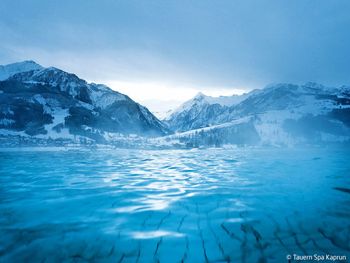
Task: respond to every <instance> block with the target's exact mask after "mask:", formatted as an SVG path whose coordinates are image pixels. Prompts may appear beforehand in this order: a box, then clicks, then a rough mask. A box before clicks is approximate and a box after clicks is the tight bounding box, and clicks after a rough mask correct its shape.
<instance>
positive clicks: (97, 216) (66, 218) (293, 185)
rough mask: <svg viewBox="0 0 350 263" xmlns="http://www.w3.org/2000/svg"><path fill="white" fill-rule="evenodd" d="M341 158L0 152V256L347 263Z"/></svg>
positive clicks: (316, 154) (239, 152)
mask: <svg viewBox="0 0 350 263" xmlns="http://www.w3.org/2000/svg"><path fill="white" fill-rule="evenodd" d="M349 156H350V150H348V149H341V148H307V149H261V148H260V149H250V148H238V149H203V150H201V149H195V150H159V151H158V150H157V151H156V150H122V149H116V150H111V149H84V148H81V149H71V150H69V149H60V148H55V149H48V148H46V149H45V148H43V149H39V148H37V149H28V148H27V149H25V148H23V149H12V150H1V151H0V163H1V167H0V237H1V238H0V262H248V263H249V262H260V263H263V262H288V261H287V259H286V257H287V255H291V256H296V255H300V256H302V255H314V254H317V255H327V254H328V255H338V256H347V261H346V260H344V258H343V259H339V260H338V261H335V262H348V261H349V259H350V157H349ZM292 262H294V261H292ZM333 262H334V261H333Z"/></svg>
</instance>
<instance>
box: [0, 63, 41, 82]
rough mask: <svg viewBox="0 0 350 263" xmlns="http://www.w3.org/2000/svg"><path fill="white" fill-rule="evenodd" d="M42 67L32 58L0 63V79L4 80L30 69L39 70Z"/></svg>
mask: <svg viewBox="0 0 350 263" xmlns="http://www.w3.org/2000/svg"><path fill="white" fill-rule="evenodd" d="M42 68H43V67H42V66H40V65H39V64H37V63H35V62H34V61H32V60H27V61H23V62H17V63H12V64H8V65H0V81H1V80H5V79H7V78H9V77H11V76H13V75H15V74H17V73H21V72H27V71H32V70H40V69H42Z"/></svg>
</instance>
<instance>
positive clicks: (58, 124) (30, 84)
mask: <svg viewBox="0 0 350 263" xmlns="http://www.w3.org/2000/svg"><path fill="white" fill-rule="evenodd" d="M168 132H169V130H168V129H167V128H166V127H165V126H164V125H163V123H162V122H161V121H159V120H158V119H157V118H156V117H155V116H154V115H153V114H152V113H150V112H149V111H148V109H147V108H145V107H144V106H142V105H140V104H138V103H136V102H135V101H133V100H132V99H130V98H129V97H128V96H126V95H124V94H121V93H119V92H116V91H113V90H111V89H110V88H108V87H107V86H104V85H100V84H95V83H87V82H86V81H85V80H83V79H80V78H79V77H77V76H76V75H74V74H71V73H67V72H65V71H62V70H60V69H57V68H53V67H49V68H44V67H42V66H40V65H38V64H36V63H35V62H33V61H25V62H21V63H15V64H10V65H6V66H1V67H0V134H2V135H3V136H24V137H26V136H30V137H35V138H43V139H45V138H50V139H58V138H61V139H75V140H76V139H77V138H78V139H82V140H91V141H95V142H106V141H108V140H112V139H113V138H114V137H115V136H119V135H121V134H124V135H130V134H135V135H140V136H161V135H165V134H167V133H168Z"/></svg>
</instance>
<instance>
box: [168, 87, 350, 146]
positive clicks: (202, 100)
mask: <svg viewBox="0 0 350 263" xmlns="http://www.w3.org/2000/svg"><path fill="white" fill-rule="evenodd" d="M209 98H210V97H209ZM234 99H235V102H234V103H232V104H231V105H227V104H226V105H225V104H223V103H220V99H219V98H217V99H216V100H213V99H211V100H209V99H208V97H207V96H205V95H203V94H200V95H199V96H196V97H195V98H193V99H192V100H190V101H188V102H186V103H185V104H184V105H183V106H181V107H180V108H179V109H178V110H177V111H175V113H173V114H171V115H170V116H169V117H168V118H167V119H166V123H167V125H168V126H169V128H170V129H173V130H175V131H177V132H178V133H177V134H175V135H171V136H170V137H171V138H173V139H174V138H178V139H181V140H182V141H184V142H186V143H190V144H194V145H196V144H205V145H207V144H209V145H215V144H223V143H233V144H268V145H271V144H273V145H275V144H277V145H290V144H297V143H323V142H327V143H329V142H348V141H349V139H350V88H349V87H345V86H343V87H339V88H329V87H325V86H322V85H319V84H315V83H306V84H304V85H293V84H276V85H271V86H268V87H266V88H265V89H262V90H254V91H252V92H250V93H247V94H244V95H241V96H234Z"/></svg>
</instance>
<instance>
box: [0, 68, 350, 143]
mask: <svg viewBox="0 0 350 263" xmlns="http://www.w3.org/2000/svg"><path fill="white" fill-rule="evenodd" d="M11 142H14V143H13V144H14V145H21V144H28V142H30V144H31V145H36V144H40V145H47V144H49V145H51V144H53V145H65V144H68V143H83V144H95V143H102V144H114V145H117V146H127V147H129V146H135V147H137V146H140V145H149V144H151V145H153V146H154V145H156V146H161V147H163V146H165V147H168V146H170V147H173V146H175V147H201V146H221V145H225V144H236V145H295V144H305V143H306V144H321V143H346V142H350V87H347V86H342V87H338V88H330V87H325V86H323V85H319V84H316V83H306V84H304V85H294V84H276V85H270V86H268V87H266V88H264V89H260V90H254V91H251V92H249V93H246V94H243V95H234V96H221V97H210V96H206V95H204V94H202V93H199V94H197V95H196V96H195V97H194V98H193V99H191V100H189V101H187V102H185V103H184V104H183V105H181V106H180V107H179V108H178V109H176V110H174V111H172V112H170V114H169V115H168V116H167V117H166V118H165V119H164V120H163V121H160V120H158V119H157V118H156V117H155V116H154V115H153V114H152V113H151V112H150V111H149V110H148V109H147V108H146V107H144V106H142V105H140V104H138V103H136V102H135V101H133V100H132V99H130V98H129V97H128V96H127V95H124V94H121V93H119V92H116V91H113V90H111V89H110V88H108V87H107V86H105V85H101V84H95V83H87V82H86V81H85V80H83V79H80V78H79V77H77V76H76V75H74V74H71V73H67V72H65V71H62V70H60V69H57V68H54V67H49V68H44V67H42V66H41V65H39V64H37V63H35V62H34V61H24V62H19V63H14V64H9V65H5V66H0V145H12V144H11Z"/></svg>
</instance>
